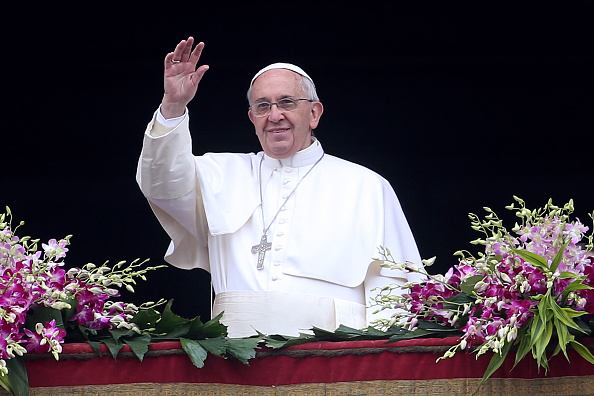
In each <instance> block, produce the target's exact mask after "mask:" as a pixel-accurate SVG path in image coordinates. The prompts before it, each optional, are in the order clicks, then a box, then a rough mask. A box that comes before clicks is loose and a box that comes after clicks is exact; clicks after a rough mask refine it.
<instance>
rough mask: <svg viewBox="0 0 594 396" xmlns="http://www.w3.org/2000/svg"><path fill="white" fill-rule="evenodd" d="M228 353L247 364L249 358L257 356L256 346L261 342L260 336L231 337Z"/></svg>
mask: <svg viewBox="0 0 594 396" xmlns="http://www.w3.org/2000/svg"><path fill="white" fill-rule="evenodd" d="M228 342H229V344H228V345H227V353H228V354H229V355H231V356H233V357H234V358H236V359H237V360H239V361H240V362H242V363H243V364H245V365H248V364H249V363H248V360H250V359H253V358H255V357H256V348H257V347H258V344H259V343H260V339H259V338H229V339H228Z"/></svg>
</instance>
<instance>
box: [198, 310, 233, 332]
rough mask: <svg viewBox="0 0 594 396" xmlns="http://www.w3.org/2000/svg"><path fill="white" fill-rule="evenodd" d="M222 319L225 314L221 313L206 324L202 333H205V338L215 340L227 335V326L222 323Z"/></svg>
mask: <svg viewBox="0 0 594 396" xmlns="http://www.w3.org/2000/svg"><path fill="white" fill-rule="evenodd" d="M222 317H223V312H221V313H220V314H219V315H218V316H217V317H215V318H212V319H211V320H209V321H208V322H206V323H204V326H203V327H202V331H203V332H204V335H205V337H207V338H215V337H220V336H226V335H227V326H225V325H224V324H222V323H221V321H220V320H221V318H222Z"/></svg>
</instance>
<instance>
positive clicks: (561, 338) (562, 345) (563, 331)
mask: <svg viewBox="0 0 594 396" xmlns="http://www.w3.org/2000/svg"><path fill="white" fill-rule="evenodd" d="M554 324H555V329H556V330H557V339H558V347H559V349H560V350H561V352H563V355H564V356H565V359H567V361H569V356H567V348H566V346H567V344H568V343H569V337H570V334H569V330H568V329H567V326H565V325H564V324H563V323H561V321H560V320H559V318H557V317H555V319H554Z"/></svg>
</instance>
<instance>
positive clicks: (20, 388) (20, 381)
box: [0, 358, 29, 396]
mask: <svg viewBox="0 0 594 396" xmlns="http://www.w3.org/2000/svg"><path fill="white" fill-rule="evenodd" d="M5 362H6V368H7V369H8V375H0V385H2V387H3V388H4V389H6V390H7V391H8V392H10V393H11V394H12V395H14V396H27V395H29V377H28V376H27V369H26V367H25V363H24V362H23V360H22V359H21V358H12V359H6V360H5Z"/></svg>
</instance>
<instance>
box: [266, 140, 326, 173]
mask: <svg viewBox="0 0 594 396" xmlns="http://www.w3.org/2000/svg"><path fill="white" fill-rule="evenodd" d="M263 155H264V164H265V165H267V166H269V167H271V168H273V169H275V168H282V167H285V166H288V167H292V168H299V167H301V166H308V165H313V164H314V163H315V162H316V161H317V160H318V159H320V157H321V156H322V155H324V149H323V148H322V144H321V143H320V142H319V141H318V139H316V138H314V140H313V142H312V143H311V144H310V145H309V146H308V147H306V148H304V149H303V150H301V151H298V152H297V153H295V154H294V155H293V156H291V157H289V158H283V159H276V158H272V157H269V156H268V155H266V154H263Z"/></svg>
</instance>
